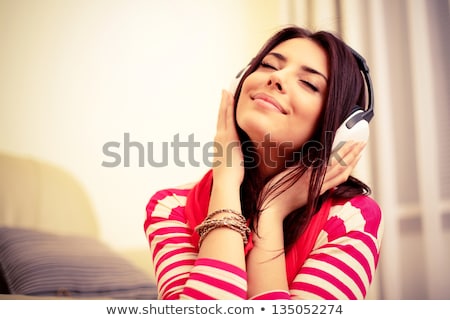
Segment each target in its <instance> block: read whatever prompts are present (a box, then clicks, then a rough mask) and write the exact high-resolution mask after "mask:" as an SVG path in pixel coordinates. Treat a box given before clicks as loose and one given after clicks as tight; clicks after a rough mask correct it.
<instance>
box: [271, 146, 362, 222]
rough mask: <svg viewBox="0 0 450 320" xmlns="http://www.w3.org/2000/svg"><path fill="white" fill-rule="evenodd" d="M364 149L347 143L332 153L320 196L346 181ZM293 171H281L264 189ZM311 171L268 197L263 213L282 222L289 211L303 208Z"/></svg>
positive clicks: (289, 169)
mask: <svg viewBox="0 0 450 320" xmlns="http://www.w3.org/2000/svg"><path fill="white" fill-rule="evenodd" d="M364 147H365V143H360V142H353V141H348V142H346V143H345V144H344V145H343V146H342V147H341V148H339V150H337V151H335V152H334V153H332V155H331V157H330V163H329V164H328V167H327V171H326V174H325V178H324V181H323V184H322V188H321V190H320V194H323V193H324V192H325V191H327V190H330V189H332V188H334V187H336V186H338V185H339V184H341V183H343V182H345V181H346V180H347V179H348V177H349V176H350V174H351V172H352V171H353V169H354V168H355V167H356V165H357V163H358V161H359V159H360V158H361V152H362V150H363V149H364ZM294 170H295V169H294V168H288V169H286V170H284V171H282V172H281V173H279V174H278V175H276V176H275V177H274V178H272V179H271V180H270V181H269V182H268V183H267V185H266V188H269V187H271V186H273V185H274V184H275V183H277V182H279V181H280V180H281V179H282V178H283V177H285V176H286V175H288V174H291V173H292V171H294ZM311 171H312V170H311V169H308V171H306V172H305V174H303V176H301V177H300V179H298V181H296V182H295V183H293V185H292V186H290V187H289V188H287V190H284V191H283V192H282V193H281V194H280V195H278V196H277V197H273V196H272V195H270V196H269V199H267V200H266V202H265V203H264V204H263V208H264V209H266V210H265V212H274V214H276V216H277V217H278V218H279V219H282V220H283V219H284V218H285V217H286V216H287V215H288V214H289V213H290V212H291V211H293V210H294V209H296V208H299V207H302V206H304V205H305V204H306V201H307V198H308V188H309V183H310V179H311ZM283 187H284V186H282V187H281V188H283ZM266 190H267V189H266ZM275 212H276V213H275Z"/></svg>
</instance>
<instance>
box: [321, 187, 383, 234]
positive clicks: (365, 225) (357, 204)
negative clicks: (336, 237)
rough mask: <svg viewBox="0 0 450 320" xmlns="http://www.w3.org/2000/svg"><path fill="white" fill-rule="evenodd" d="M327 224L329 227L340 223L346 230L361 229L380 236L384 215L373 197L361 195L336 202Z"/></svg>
mask: <svg viewBox="0 0 450 320" xmlns="http://www.w3.org/2000/svg"><path fill="white" fill-rule="evenodd" d="M327 224H329V226H328V227H329V228H331V227H332V226H333V227H336V226H338V225H339V226H340V228H341V229H342V228H343V229H344V230H342V231H344V232H350V231H353V230H360V231H364V232H366V233H370V234H371V235H372V236H374V237H375V238H379V237H381V235H382V232H383V215H382V211H381V208H380V206H379V205H378V203H377V202H376V201H375V200H374V199H373V198H371V197H370V196H367V195H359V196H356V197H353V198H351V199H347V200H344V201H338V202H337V203H336V204H334V205H333V206H332V208H331V210H330V214H329V217H328V222H327Z"/></svg>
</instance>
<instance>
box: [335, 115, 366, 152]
mask: <svg viewBox="0 0 450 320" xmlns="http://www.w3.org/2000/svg"><path fill="white" fill-rule="evenodd" d="M363 113H364V111H363V110H362V109H361V108H358V109H357V110H356V111H354V112H352V114H350V116H348V117H347V119H345V121H344V122H343V123H342V124H341V125H340V126H339V128H338V129H337V130H336V135H335V136H334V140H333V146H332V147H331V152H334V151H336V150H339V149H340V148H341V147H342V146H343V145H344V143H345V142H347V141H361V142H367V141H368V140H369V122H368V121H367V120H366V119H364V118H363V117H362V115H363Z"/></svg>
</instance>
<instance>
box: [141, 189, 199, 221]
mask: <svg viewBox="0 0 450 320" xmlns="http://www.w3.org/2000/svg"><path fill="white" fill-rule="evenodd" d="M191 188H192V185H191V184H189V185H183V186H179V187H175V188H166V189H161V190H158V191H156V192H155V193H153V195H152V196H151V197H150V200H149V201H148V203H147V206H146V211H147V214H148V215H151V214H153V213H154V212H155V211H159V212H161V211H162V212H164V211H169V212H170V211H172V210H174V209H177V208H180V207H184V206H185V205H186V199H187V196H188V194H189V192H190V190H191Z"/></svg>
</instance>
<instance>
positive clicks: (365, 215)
mask: <svg viewBox="0 0 450 320" xmlns="http://www.w3.org/2000/svg"><path fill="white" fill-rule="evenodd" d="M188 193H189V189H165V190H161V191H158V192H157V193H155V194H154V195H153V196H152V197H151V199H150V201H149V203H148V205H147V218H146V220H145V223H144V229H145V232H146V236H147V239H148V241H149V245H150V252H151V256H152V259H153V267H154V272H155V277H156V280H157V285H158V298H159V299H196V300H209V299H221V300H231V299H244V300H245V299H249V300H251V299H264V300H274V299H309V300H312V299H327V300H333V299H364V298H365V297H366V294H367V290H368V288H369V286H370V284H371V283H372V280H373V277H374V274H375V270H376V267H377V264H378V258H379V252H380V245H381V238H382V234H383V219H382V214H381V210H380V208H379V206H378V204H377V203H376V202H375V201H374V200H373V199H371V198H370V197H368V196H358V197H355V198H353V199H351V200H349V201H348V202H346V203H344V204H341V205H333V206H332V207H331V209H330V213H329V216H328V220H327V221H326V223H325V224H324V227H323V229H322V230H321V232H320V233H319V236H318V238H317V241H316V243H315V245H314V248H313V250H312V251H311V253H310V254H309V256H308V258H307V259H306V261H305V263H304V264H303V266H302V268H301V269H300V271H299V273H298V274H297V276H296V277H295V279H294V281H293V282H292V283H290V284H289V292H287V291H271V292H266V293H263V294H259V295H258V296H253V297H249V296H248V295H247V273H246V270H243V269H240V268H237V267H236V266H233V265H230V264H228V263H224V262H222V261H218V260H214V259H206V258H201V259H197V254H198V252H197V250H196V249H195V246H194V245H193V244H192V242H191V235H192V233H193V230H192V228H191V227H190V226H189V225H188V224H187V219H186V216H185V210H184V208H185V204H186V199H187V195H188Z"/></svg>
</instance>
